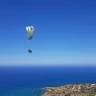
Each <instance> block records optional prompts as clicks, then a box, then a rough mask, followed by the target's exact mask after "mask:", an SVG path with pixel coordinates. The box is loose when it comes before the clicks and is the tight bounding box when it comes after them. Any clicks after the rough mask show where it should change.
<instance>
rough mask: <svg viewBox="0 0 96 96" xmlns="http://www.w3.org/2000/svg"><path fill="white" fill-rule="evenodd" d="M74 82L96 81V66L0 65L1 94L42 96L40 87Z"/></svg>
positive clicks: (7, 95) (1, 95)
mask: <svg viewBox="0 0 96 96" xmlns="http://www.w3.org/2000/svg"><path fill="white" fill-rule="evenodd" d="M74 83H75V84H77V83H96V67H91V66H61V67H59V66H46V67H45V66H38V67H35V66H34V67H32V66H29V67H26V66H25V67H23V66H19V67H15V66H14V67H12V66H10V67H0V96H41V95H42V94H44V92H45V91H43V90H41V89H40V88H44V87H48V86H49V87H50V86H62V85H65V84H74Z"/></svg>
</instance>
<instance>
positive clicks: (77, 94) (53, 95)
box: [41, 83, 96, 96]
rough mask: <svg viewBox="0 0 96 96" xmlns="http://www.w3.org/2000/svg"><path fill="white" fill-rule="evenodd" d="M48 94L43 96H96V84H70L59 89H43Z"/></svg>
mask: <svg viewBox="0 0 96 96" xmlns="http://www.w3.org/2000/svg"><path fill="white" fill-rule="evenodd" d="M41 89H42V90H45V91H46V92H45V93H44V94H42V96H89V95H93V94H94V96H95V95H96V84H90V83H85V84H68V85H63V86H59V87H45V88H41Z"/></svg>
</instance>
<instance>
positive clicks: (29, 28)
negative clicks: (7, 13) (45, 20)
mask: <svg viewBox="0 0 96 96" xmlns="http://www.w3.org/2000/svg"><path fill="white" fill-rule="evenodd" d="M26 31H27V37H28V40H31V39H32V37H33V35H34V27H33V26H27V27H26Z"/></svg>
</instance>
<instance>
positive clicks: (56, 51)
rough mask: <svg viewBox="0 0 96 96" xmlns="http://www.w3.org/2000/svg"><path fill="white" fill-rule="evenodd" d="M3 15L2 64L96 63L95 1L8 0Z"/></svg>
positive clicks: (0, 6)
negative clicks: (30, 35) (31, 31)
mask: <svg viewBox="0 0 96 96" xmlns="http://www.w3.org/2000/svg"><path fill="white" fill-rule="evenodd" d="M0 14H1V15H0V65H1V66H2V65H5V66H6V65H58V64H60V65H68V64H69V65H72V64H73V65H79V64H81V65H92V64H93V65H95V64H96V1H95V0H87V2H86V0H55V2H54V0H48V1H47V0H46V2H45V0H40V1H39V0H35V1H33V0H28V1H26V0H23V2H22V1H20V0H16V1H13V0H8V1H7V0H6V2H5V1H1V2H0ZM28 25H32V26H34V28H35V32H34V33H35V34H34V37H33V40H32V41H31V42H28V40H27V34H26V30H25V27H26V26H28ZM29 48H30V49H32V51H33V52H32V53H31V54H30V53H28V52H27V51H28V49H29Z"/></svg>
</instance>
